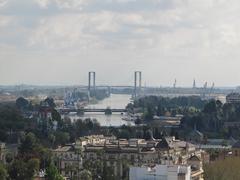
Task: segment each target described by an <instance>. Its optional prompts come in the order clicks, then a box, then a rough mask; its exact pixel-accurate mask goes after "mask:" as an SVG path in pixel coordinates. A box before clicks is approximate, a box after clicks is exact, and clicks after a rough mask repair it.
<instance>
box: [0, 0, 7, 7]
mask: <svg viewBox="0 0 240 180" xmlns="http://www.w3.org/2000/svg"><path fill="white" fill-rule="evenodd" d="M7 3H8V0H0V8H1V7H4V6H5V5H6V4H7Z"/></svg>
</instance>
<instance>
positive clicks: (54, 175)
mask: <svg viewBox="0 0 240 180" xmlns="http://www.w3.org/2000/svg"><path fill="white" fill-rule="evenodd" d="M46 178H47V179H49V180H64V178H63V177H62V176H61V175H60V173H59V172H58V169H57V167H56V166H54V165H53V164H52V163H51V164H50V166H49V167H48V168H47V169H46Z"/></svg>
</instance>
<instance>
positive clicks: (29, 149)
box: [19, 133, 37, 154]
mask: <svg viewBox="0 0 240 180" xmlns="http://www.w3.org/2000/svg"><path fill="white" fill-rule="evenodd" d="M36 146H37V139H36V136H35V135H34V134H33V133H28V134H27V135H26V136H25V137H24V138H23V139H22V142H21V146H20V147H19V152H20V153H21V154H31V153H33V152H34V149H35V147H36Z"/></svg>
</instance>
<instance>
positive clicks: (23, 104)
mask: <svg viewBox="0 0 240 180" xmlns="http://www.w3.org/2000/svg"><path fill="white" fill-rule="evenodd" d="M28 105H29V102H28V100H26V99H24V98H23V97H20V98H18V99H17V100H16V106H17V108H18V109H20V110H25V109H27V108H28Z"/></svg>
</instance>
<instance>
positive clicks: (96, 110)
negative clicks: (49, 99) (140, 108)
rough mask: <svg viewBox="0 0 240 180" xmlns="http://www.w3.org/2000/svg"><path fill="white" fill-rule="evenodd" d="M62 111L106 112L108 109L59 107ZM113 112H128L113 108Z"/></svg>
mask: <svg viewBox="0 0 240 180" xmlns="http://www.w3.org/2000/svg"><path fill="white" fill-rule="evenodd" d="M58 110H59V111H60V112H62V113H69V112H80V111H83V112H105V111H106V110H107V109H58ZM111 111H112V112H126V109H111Z"/></svg>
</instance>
